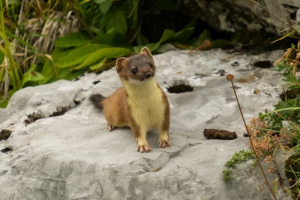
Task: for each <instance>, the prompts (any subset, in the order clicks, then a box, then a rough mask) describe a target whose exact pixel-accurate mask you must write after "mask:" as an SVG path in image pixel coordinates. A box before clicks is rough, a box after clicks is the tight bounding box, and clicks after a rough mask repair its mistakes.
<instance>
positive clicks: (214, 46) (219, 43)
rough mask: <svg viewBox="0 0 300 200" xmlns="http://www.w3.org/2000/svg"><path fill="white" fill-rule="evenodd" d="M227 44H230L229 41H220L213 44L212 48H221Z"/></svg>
mask: <svg viewBox="0 0 300 200" xmlns="http://www.w3.org/2000/svg"><path fill="white" fill-rule="evenodd" d="M227 43H228V41H227V40H222V39H218V40H215V41H212V42H211V48H221V47H223V46H224V45H225V44H227Z"/></svg>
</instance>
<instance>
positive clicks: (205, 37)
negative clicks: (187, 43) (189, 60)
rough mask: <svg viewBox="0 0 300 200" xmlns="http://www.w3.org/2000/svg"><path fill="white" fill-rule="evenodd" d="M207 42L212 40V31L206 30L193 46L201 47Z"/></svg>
mask: <svg viewBox="0 0 300 200" xmlns="http://www.w3.org/2000/svg"><path fill="white" fill-rule="evenodd" d="M205 40H211V36H210V31H209V30H208V29H205V30H204V31H203V32H202V33H201V35H200V36H199V38H198V39H197V40H196V41H195V42H194V43H193V44H192V46H193V47H198V46H200V45H201V44H202V43H203V42H204V41H205Z"/></svg>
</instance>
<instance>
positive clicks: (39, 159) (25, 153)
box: [0, 50, 290, 200]
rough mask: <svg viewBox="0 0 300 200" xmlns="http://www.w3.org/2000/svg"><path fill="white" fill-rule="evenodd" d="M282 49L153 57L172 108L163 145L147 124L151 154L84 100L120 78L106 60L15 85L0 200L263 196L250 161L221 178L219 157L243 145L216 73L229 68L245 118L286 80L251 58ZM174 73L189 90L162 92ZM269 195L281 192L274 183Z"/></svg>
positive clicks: (1, 115)
mask: <svg viewBox="0 0 300 200" xmlns="http://www.w3.org/2000/svg"><path fill="white" fill-rule="evenodd" d="M282 54H283V51H273V52H267V53H263V54H260V55H248V54H242V53H238V52H236V53H229V52H226V51H222V50H210V51H203V52H198V51H193V52H190V51H171V52H167V53H164V54H160V55H157V56H154V59H155V62H156V66H157V72H156V76H157V80H158V82H159V84H160V85H161V87H162V88H163V89H164V90H165V91H166V94H167V96H168V98H169V101H170V106H171V129H170V138H171V141H172V147H170V148H165V149H160V148H158V144H157V141H158V134H157V132H156V131H152V132H150V133H149V134H148V142H149V144H150V145H151V147H152V152H151V153H138V152H136V142H135V140H134V138H133V136H132V134H131V131H130V129H116V130H114V131H113V132H109V131H107V130H106V125H105V119H104V117H103V114H102V113H101V111H99V110H96V109H95V108H94V107H93V105H92V104H91V103H90V102H89V100H88V97H89V96H90V95H91V94H94V93H101V94H103V95H104V96H107V95H110V94H111V93H112V92H113V91H114V90H115V89H116V88H118V87H120V86H121V83H120V81H119V79H118V76H117V73H116V72H115V68H113V69H111V70H108V71H105V72H103V73H102V74H99V75H96V74H85V75H84V76H82V77H80V79H79V80H75V81H64V80H61V81H57V82H54V83H51V84H48V85H43V86H38V87H28V88H25V89H22V90H20V91H18V92H17V93H15V94H14V96H13V97H12V98H11V101H10V103H9V105H8V107H7V108H6V109H1V110H0V122H1V125H0V130H3V129H8V130H11V131H13V132H12V134H11V136H10V137H9V139H8V140H2V141H0V149H5V148H6V150H8V151H7V152H5V153H1V152H0V194H1V195H0V199H1V200H10V199H15V200H16V199H22V200H26V199H28V200H29V199H30V200H31V199H51V200H52V199H56V200H60V199H74V200H75V199H77V200H79V199H80V200H83V199H88V200H93V199H97V200H98V199H130V200H134V199H139V200H140V199H148V200H150V199H151V200H154V199H178V200H179V199H180V200H182V199H193V200H194V199H199V200H200V199H201V200H215V199H223V200H226V199H228V200H229V199H230V200H231V199H245V200H246V199H251V200H253V199H257V200H261V199H272V197H271V195H270V192H269V191H268V189H267V187H266V186H265V185H264V183H263V180H262V178H261V173H260V172H259V171H257V170H255V169H251V166H250V165H249V164H248V165H247V164H243V165H240V166H239V168H236V170H234V174H233V179H232V181H231V182H230V183H227V184H226V183H224V182H223V180H222V171H223V170H224V169H225V167H224V165H225V163H226V161H228V160H229V159H230V158H231V157H232V155H233V154H234V153H235V152H237V151H239V150H242V149H248V138H247V137H243V134H244V133H246V131H245V128H244V125H243V123H242V119H241V117H240V113H239V110H238V107H237V104H236V101H235V97H234V93H233V91H232V87H231V84H230V82H228V81H227V80H226V78H225V77H226V75H227V74H228V73H231V74H233V75H234V76H235V79H234V82H235V87H236V91H237V94H238V96H239V99H240V102H241V106H242V109H243V112H244V114H245V118H246V121H247V122H249V120H250V119H251V118H252V117H255V116H257V115H258V112H263V111H264V110H265V109H266V108H267V109H271V108H272V105H273V104H275V103H276V102H277V101H278V99H279V98H278V94H279V93H280V92H281V91H282V89H283V88H284V87H285V86H284V85H283V83H282V81H281V79H282V75H281V74H280V73H278V72H275V71H272V69H273V67H271V68H259V67H255V65H254V63H255V62H256V61H266V60H269V61H271V62H274V61H275V60H277V59H278V58H280V57H281V56H282ZM263 67H264V66H263ZM265 67H267V66H265ZM174 81H184V82H185V83H188V84H190V85H191V86H193V91H192V92H186V93H179V94H174V93H169V92H167V89H166V88H167V87H169V86H170V85H172V83H173V82H174ZM33 113H34V114H33ZM36 119H38V120H36ZM35 120H36V121H35ZM205 128H214V129H225V130H228V131H234V132H236V133H237V136H238V138H237V139H234V140H206V139H205V138H204V136H203V131H204V129H205ZM9 150H10V151H9ZM269 178H270V180H273V179H275V178H276V176H275V175H269ZM277 196H278V198H279V199H290V197H288V196H287V195H286V194H285V193H284V192H283V189H281V188H280V187H279V190H278V193H277Z"/></svg>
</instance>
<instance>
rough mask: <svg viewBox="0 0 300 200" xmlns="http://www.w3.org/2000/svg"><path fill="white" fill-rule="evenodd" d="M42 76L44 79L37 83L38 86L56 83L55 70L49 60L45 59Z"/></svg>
mask: <svg viewBox="0 0 300 200" xmlns="http://www.w3.org/2000/svg"><path fill="white" fill-rule="evenodd" d="M42 75H43V76H44V77H45V78H44V79H43V80H40V81H39V85H41V84H45V83H51V82H53V81H56V80H57V78H56V73H55V68H54V66H53V63H52V61H51V60H49V59H47V60H46V63H45V64H44V67H43V70H42Z"/></svg>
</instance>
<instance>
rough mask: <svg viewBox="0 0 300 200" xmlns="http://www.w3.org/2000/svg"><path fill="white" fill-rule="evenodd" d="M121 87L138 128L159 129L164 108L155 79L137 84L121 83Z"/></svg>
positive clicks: (161, 95) (162, 119) (160, 92)
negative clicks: (126, 94)
mask: <svg viewBox="0 0 300 200" xmlns="http://www.w3.org/2000/svg"><path fill="white" fill-rule="evenodd" d="M123 85H124V87H125V89H126V91H127V93H128V99H127V100H128V104H129V106H130V108H131V114H132V116H133V119H134V120H135V121H136V123H137V124H138V125H139V126H140V128H142V129H144V130H146V131H147V130H152V129H160V128H161V127H162V123H163V121H164V113H165V109H166V108H165V104H164V102H163V94H162V91H161V90H160V88H158V85H157V83H156V80H155V78H152V79H150V80H147V81H145V82H142V83H138V84H131V83H128V82H123Z"/></svg>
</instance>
